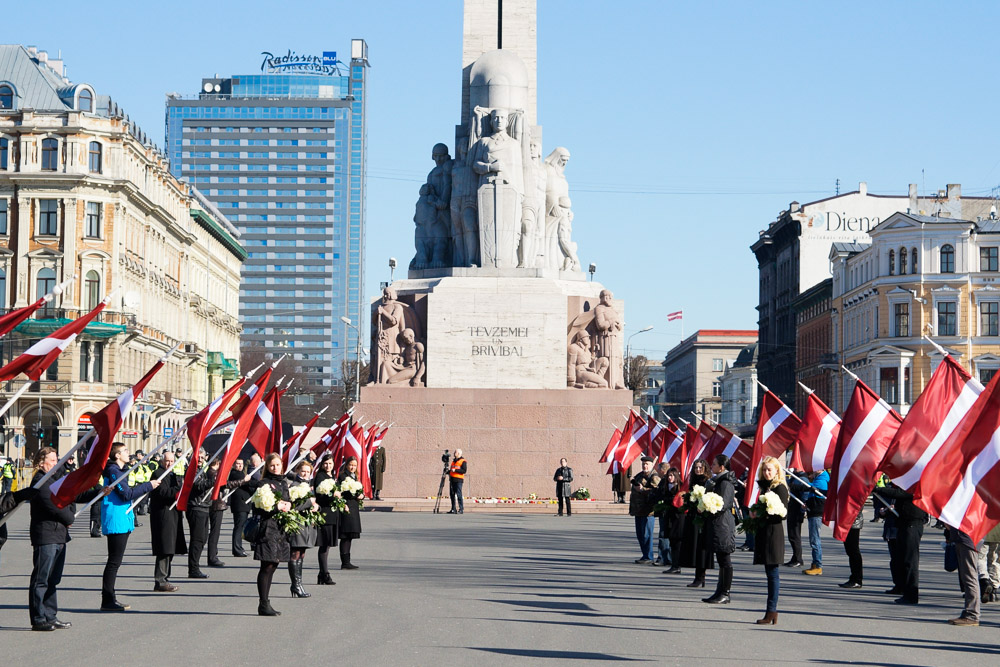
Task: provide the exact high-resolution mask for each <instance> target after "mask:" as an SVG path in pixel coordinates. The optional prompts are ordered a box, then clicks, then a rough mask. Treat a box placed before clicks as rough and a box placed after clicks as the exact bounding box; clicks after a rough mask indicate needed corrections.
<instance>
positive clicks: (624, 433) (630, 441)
mask: <svg viewBox="0 0 1000 667" xmlns="http://www.w3.org/2000/svg"><path fill="white" fill-rule="evenodd" d="M635 429H636V418H635V413H634V412H632V411H631V410H629V413H628V419H627V420H626V422H625V426H623V427H622V430H621V437H620V438H619V439H618V443H617V444H616V445H615V446H614V448H613V449H612V450H611V453H610V454H609V455H608V459H609V460H610V461H611V463H612V465H611V467H610V468H609V470H612V469H614V464H615V463H617V464H618V465H619V466H620V468H621V469H625V468H628V467H629V466H630V465H632V461H634V460H635V455H633V453H632V452H631V451H630V449H631V447H632V446H633V445H634V444H635V438H634V434H635ZM626 460H627V461H628V462H627V463H626Z"/></svg>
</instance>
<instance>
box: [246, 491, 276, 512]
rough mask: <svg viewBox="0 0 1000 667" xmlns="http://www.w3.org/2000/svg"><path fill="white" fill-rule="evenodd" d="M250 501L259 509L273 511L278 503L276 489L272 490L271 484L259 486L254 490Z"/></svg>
mask: <svg viewBox="0 0 1000 667" xmlns="http://www.w3.org/2000/svg"><path fill="white" fill-rule="evenodd" d="M250 502H252V503H253V506H254V507H256V508H257V509H261V510H264V511H265V512H270V511H272V510H273V509H274V508H275V507H276V506H277V504H278V497H277V496H275V495H274V491H272V490H271V486H270V485H268V484H264V485H262V486H259V487H257V490H256V491H254V492H253V495H252V496H251V497H250Z"/></svg>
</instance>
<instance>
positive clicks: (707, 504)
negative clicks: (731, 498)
mask: <svg viewBox="0 0 1000 667" xmlns="http://www.w3.org/2000/svg"><path fill="white" fill-rule="evenodd" d="M725 505H726V503H725V501H723V500H722V496H720V495H719V494H718V493H712V492H711V491H709V492H708V493H705V494H702V496H701V499H700V500H699V501H698V511H699V512H708V513H709V514H718V513H719V512H721V511H722V508H723V507H725Z"/></svg>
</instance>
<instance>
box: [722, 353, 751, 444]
mask: <svg viewBox="0 0 1000 667" xmlns="http://www.w3.org/2000/svg"><path fill="white" fill-rule="evenodd" d="M756 380H757V343H750V344H749V345H747V346H746V347H745V348H743V349H742V350H740V353H739V355H738V356H737V357H736V359H735V361H729V362H727V363H726V364H725V370H724V371H723V373H722V375H720V376H719V378H718V381H719V382H720V384H721V387H720V393H721V395H722V415H721V416H720V417H719V420H718V421H719V422H721V423H722V424H724V425H725V426H727V427H729V429H730V430H731V431H733V433H736V434H737V435H740V436H742V437H751V438H752V437H753V435H754V429H755V423H756V414H755V413H756V411H757V383H756Z"/></svg>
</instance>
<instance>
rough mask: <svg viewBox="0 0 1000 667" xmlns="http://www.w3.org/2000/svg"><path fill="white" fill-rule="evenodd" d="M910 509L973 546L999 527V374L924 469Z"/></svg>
mask: <svg viewBox="0 0 1000 667" xmlns="http://www.w3.org/2000/svg"><path fill="white" fill-rule="evenodd" d="M914 504H916V505H917V507H920V508H921V509H923V510H925V511H926V512H928V513H929V514H930V515H931V516H936V517H939V518H940V519H941V521H943V522H944V523H946V524H947V525H949V526H952V527H953V528H958V529H959V530H961V531H963V532H965V533H967V534H968V535H969V537H970V538H971V539H972V542H973V544H975V543H978V542H979V541H980V540H981V539H983V537H984V536H985V535H986V533H988V532H989V531H990V530H992V529H993V527H994V526H996V525H997V523H1000V373H998V374H996V375H994V376H993V379H992V380H990V383H989V385H987V387H986V390H985V391H984V392H983V393H982V394H981V395H980V397H979V400H977V401H976V403H975V405H974V406H973V407H972V410H971V411H970V412H969V414H968V416H967V417H966V419H965V420H964V422H963V424H962V425H961V427H960V428H959V429H958V430H957V431H955V432H953V433H952V434H951V436H949V438H948V440H947V442H945V443H944V445H943V446H942V447H941V448H940V450H939V451H938V453H937V455H935V456H934V457H933V458H932V459H931V460H930V461H929V462H928V463H927V465H926V466H925V467H924V470H923V474H922V475H921V478H920V484H919V485H918V486H917V493H916V494H915V498H914Z"/></svg>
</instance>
